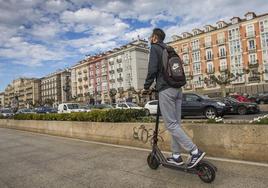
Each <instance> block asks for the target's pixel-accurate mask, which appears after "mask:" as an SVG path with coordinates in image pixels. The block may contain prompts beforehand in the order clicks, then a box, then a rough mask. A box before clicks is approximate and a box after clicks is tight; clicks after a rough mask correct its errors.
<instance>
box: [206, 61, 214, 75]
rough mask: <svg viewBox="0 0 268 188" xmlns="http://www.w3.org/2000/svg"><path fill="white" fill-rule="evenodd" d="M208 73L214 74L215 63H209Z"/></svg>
mask: <svg viewBox="0 0 268 188" xmlns="http://www.w3.org/2000/svg"><path fill="white" fill-rule="evenodd" d="M207 72H208V73H212V72H214V66H213V63H212V62H210V63H207Z"/></svg>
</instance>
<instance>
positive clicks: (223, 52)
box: [219, 46, 226, 57]
mask: <svg viewBox="0 0 268 188" xmlns="http://www.w3.org/2000/svg"><path fill="white" fill-rule="evenodd" d="M219 52H220V57H225V56H226V51H225V47H224V46H222V47H220V48H219Z"/></svg>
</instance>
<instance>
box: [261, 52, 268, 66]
mask: <svg viewBox="0 0 268 188" xmlns="http://www.w3.org/2000/svg"><path fill="white" fill-rule="evenodd" d="M262 58H263V64H268V50H263V51H262Z"/></svg>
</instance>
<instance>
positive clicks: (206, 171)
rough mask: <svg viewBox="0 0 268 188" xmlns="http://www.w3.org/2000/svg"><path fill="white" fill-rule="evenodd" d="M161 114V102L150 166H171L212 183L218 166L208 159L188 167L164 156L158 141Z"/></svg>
mask: <svg viewBox="0 0 268 188" xmlns="http://www.w3.org/2000/svg"><path fill="white" fill-rule="evenodd" d="M159 116H160V107H159V102H158V105H157V116H156V123H155V130H154V133H153V137H152V152H151V153H150V154H149V155H148V157H147V163H148V166H149V167H150V168H151V169H153V170H156V169H157V168H158V167H159V166H160V165H162V166H163V167H166V168H171V169H174V170H179V171H182V172H186V173H191V174H196V175H198V176H199V178H200V179H201V180H202V181H203V182H205V183H211V182H213V181H214V179H215V177H216V171H217V168H216V167H215V166H214V165H213V164H212V163H210V162H208V161H206V160H201V161H200V162H199V163H198V164H197V165H196V166H195V167H193V168H187V163H185V164H184V165H180V166H179V165H175V164H172V163H169V162H168V161H167V159H166V157H165V156H164V154H163V153H162V152H161V150H160V149H159V147H158V145H157V142H158V128H159Z"/></svg>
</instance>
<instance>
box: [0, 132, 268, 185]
mask: <svg viewBox="0 0 268 188" xmlns="http://www.w3.org/2000/svg"><path fill="white" fill-rule="evenodd" d="M147 154H148V151H144V150H137V149H133V148H122V147H115V146H111V145H104V144H98V143H93V142H86V141H80V140H75V139H69V138H62V137H55V136H48V135H41V134H36V133H29V132H22V131H16V130H9V129H4V128H0V188H9V187H10V188H13V187H14V188H15V187H17V188H24V187H25V188H38V187H48V188H53V187H59V188H62V187H68V188H69V187H70V188H80V187H90V188H95V187H96V188H99V187H100V188H104V187H113V188H121V187H122V188H127V187H135V188H137V187H141V188H143V187H148V188H151V187H154V188H160V187H161V188H162V187H163V188H166V187H167V188H173V187H174V188H175V187H176V188H177V187H183V188H185V187H191V188H195V187H198V188H200V187H201V188H202V187H217V188H221V187H231V188H236V187H241V188H244V187H252V188H262V187H263V188H267V187H268V165H267V164H266V165H265V164H264V166H262V164H260V165H259V166H258V165H252V164H251V165H249V164H239V163H233V162H222V161H211V162H213V163H214V164H215V165H216V166H217V167H218V173H217V177H216V180H215V181H214V182H213V183H212V184H205V183H203V182H201V180H200V179H199V178H198V177H197V176H196V175H190V174H185V173H182V172H178V171H173V170H170V169H166V168H163V167H159V169H158V170H151V169H149V168H148V166H147V164H146V157H147Z"/></svg>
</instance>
